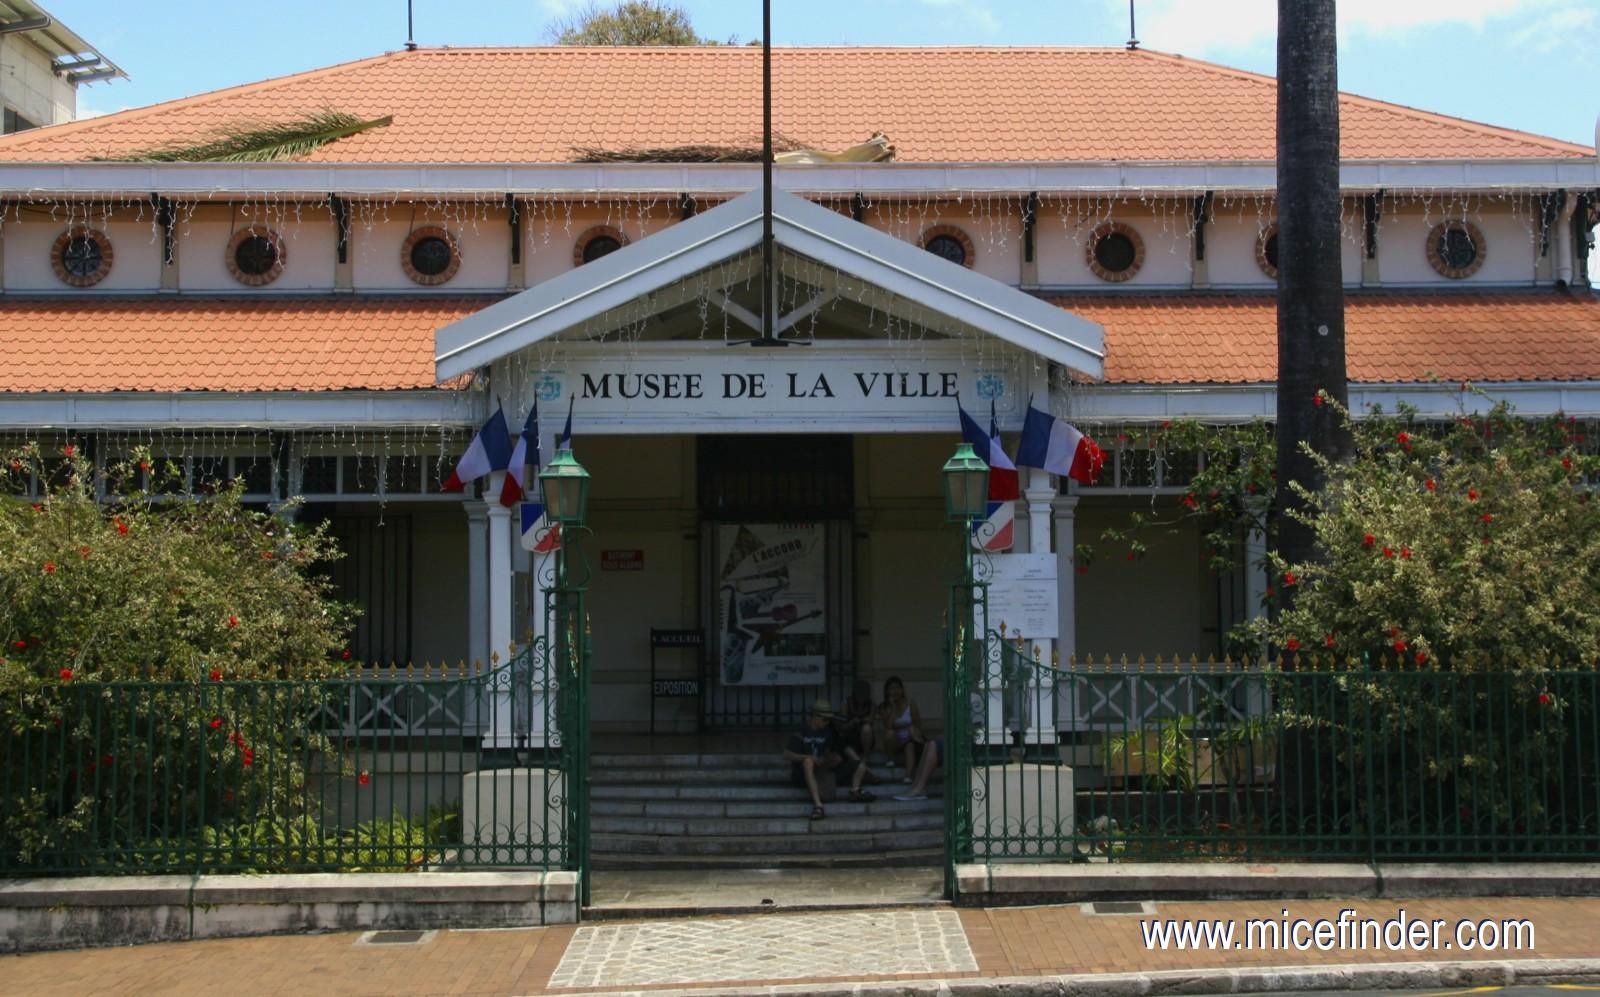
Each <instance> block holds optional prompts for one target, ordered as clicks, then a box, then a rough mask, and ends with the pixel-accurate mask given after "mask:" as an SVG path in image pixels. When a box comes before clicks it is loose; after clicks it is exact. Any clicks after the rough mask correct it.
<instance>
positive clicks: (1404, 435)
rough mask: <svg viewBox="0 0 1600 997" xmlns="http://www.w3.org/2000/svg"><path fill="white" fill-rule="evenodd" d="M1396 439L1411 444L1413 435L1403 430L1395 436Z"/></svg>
mask: <svg viewBox="0 0 1600 997" xmlns="http://www.w3.org/2000/svg"><path fill="white" fill-rule="evenodd" d="M1394 438H1395V439H1397V440H1399V441H1400V442H1401V443H1410V442H1411V434H1410V433H1408V432H1406V431H1405V430H1403V429H1402V430H1401V431H1400V432H1398V433H1396V434H1394Z"/></svg>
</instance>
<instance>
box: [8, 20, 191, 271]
mask: <svg viewBox="0 0 1600 997" xmlns="http://www.w3.org/2000/svg"><path fill="white" fill-rule="evenodd" d="M0 37H4V36H0ZM21 211H22V218H21V220H20V221H19V220H17V218H16V216H14V215H12V216H10V217H8V218H7V220H6V221H5V223H4V225H3V226H0V238H3V239H4V240H5V268H4V282H5V287H6V289H7V290H30V291H54V292H57V293H61V294H73V295H76V294H97V293H105V292H107V291H124V292H126V291H136V290H142V289H149V288H153V287H157V286H159V285H160V282H161V248H162V247H161V232H160V229H159V228H158V227H157V226H156V225H154V224H153V222H152V219H151V214H150V209H149V208H148V207H146V208H145V209H144V212H143V218H142V219H141V218H140V212H139V210H138V209H137V208H129V207H125V208H119V209H117V210H114V211H111V212H104V211H100V210H95V211H92V212H89V213H88V214H87V215H86V214H85V212H84V210H83V209H82V208H79V209H78V210H76V211H74V212H73V213H72V214H71V215H70V216H69V215H68V213H66V212H64V211H57V212H56V213H55V217H54V218H52V217H51V211H50V209H49V208H47V207H44V206H42V205H25V206H23V207H22V208H21ZM69 217H70V221H69ZM71 225H88V226H89V227H90V228H95V229H99V230H101V231H102V232H104V233H105V234H106V237H107V238H108V239H110V240H111V252H112V260H111V272H110V273H108V274H106V277H105V279H104V280H102V281H101V282H100V283H98V284H96V285H94V286H93V287H87V288H75V287H68V286H67V285H66V284H63V283H62V282H61V281H60V280H59V279H58V278H57V277H56V274H55V269H54V268H53V267H52V265H51V262H50V251H51V248H52V247H53V246H54V245H55V241H56V238H57V237H58V236H60V235H61V233H63V232H65V231H66V230H67V229H68V227H69V226H71Z"/></svg>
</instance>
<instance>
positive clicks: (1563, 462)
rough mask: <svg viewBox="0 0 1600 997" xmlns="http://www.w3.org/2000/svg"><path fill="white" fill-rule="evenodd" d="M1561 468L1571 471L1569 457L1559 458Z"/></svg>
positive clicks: (1570, 459)
mask: <svg viewBox="0 0 1600 997" xmlns="http://www.w3.org/2000/svg"><path fill="white" fill-rule="evenodd" d="M1561 466H1562V467H1563V468H1564V469H1566V470H1568V471H1570V470H1572V458H1571V457H1563V458H1561Z"/></svg>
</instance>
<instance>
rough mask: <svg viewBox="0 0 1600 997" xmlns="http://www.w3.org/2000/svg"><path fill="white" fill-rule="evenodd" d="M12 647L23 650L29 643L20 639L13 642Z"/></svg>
mask: <svg viewBox="0 0 1600 997" xmlns="http://www.w3.org/2000/svg"><path fill="white" fill-rule="evenodd" d="M11 646H12V647H14V648H17V649H18V650H21V649H22V648H24V647H27V646H28V642H27V641H25V640H20V639H18V640H14V641H12V642H11Z"/></svg>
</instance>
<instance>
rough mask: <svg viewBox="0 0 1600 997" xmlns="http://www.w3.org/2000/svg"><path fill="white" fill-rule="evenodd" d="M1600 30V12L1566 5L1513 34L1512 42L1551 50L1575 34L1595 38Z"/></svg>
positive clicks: (1535, 49)
mask: <svg viewBox="0 0 1600 997" xmlns="http://www.w3.org/2000/svg"><path fill="white" fill-rule="evenodd" d="M1597 30H1600V12H1596V11H1593V10H1580V9H1578V8H1577V7H1566V8H1563V9H1561V10H1557V11H1554V12H1552V13H1549V14H1546V15H1545V16H1544V17H1541V18H1540V19H1539V20H1537V21H1534V22H1533V23H1532V24H1530V25H1528V26H1527V27H1525V28H1523V29H1522V30H1521V31H1518V32H1517V33H1515V34H1513V35H1512V36H1511V44H1513V45H1516V46H1518V47H1524V46H1525V47H1528V48H1531V49H1533V50H1534V51H1535V52H1550V51H1553V50H1554V49H1557V48H1560V47H1561V45H1562V43H1563V42H1565V41H1567V40H1568V39H1569V38H1572V37H1574V36H1580V37H1583V36H1586V37H1590V38H1593V37H1594V36H1595V35H1594V32H1596V31H1597Z"/></svg>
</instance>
